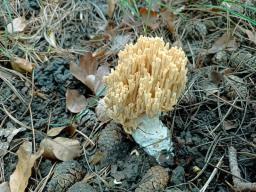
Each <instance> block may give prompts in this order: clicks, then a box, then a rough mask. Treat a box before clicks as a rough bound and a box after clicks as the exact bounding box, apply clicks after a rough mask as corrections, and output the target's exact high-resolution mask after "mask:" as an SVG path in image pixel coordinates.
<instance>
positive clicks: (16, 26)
mask: <svg viewBox="0 0 256 192" xmlns="http://www.w3.org/2000/svg"><path fill="white" fill-rule="evenodd" d="M26 26H27V22H26V19H25V18H24V17H17V18H15V19H13V20H12V22H11V23H9V24H8V25H7V31H8V32H9V33H15V32H22V31H23V30H24V29H25V28H26Z"/></svg>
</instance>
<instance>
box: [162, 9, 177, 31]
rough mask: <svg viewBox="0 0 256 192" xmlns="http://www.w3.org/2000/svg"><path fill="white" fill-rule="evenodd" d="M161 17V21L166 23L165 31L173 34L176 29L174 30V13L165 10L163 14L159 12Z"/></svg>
mask: <svg viewBox="0 0 256 192" xmlns="http://www.w3.org/2000/svg"><path fill="white" fill-rule="evenodd" d="M161 16H162V19H163V21H164V24H165V23H166V26H167V29H168V30H169V31H170V32H171V33H172V34H174V33H175V31H176V29H175V23H174V21H175V19H176V16H175V14H174V13H172V12H170V11H169V10H165V11H163V12H161Z"/></svg>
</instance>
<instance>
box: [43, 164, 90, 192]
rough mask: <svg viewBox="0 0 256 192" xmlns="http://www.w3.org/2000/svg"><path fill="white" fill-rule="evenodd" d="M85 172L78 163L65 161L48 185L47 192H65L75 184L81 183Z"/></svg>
mask: <svg viewBox="0 0 256 192" xmlns="http://www.w3.org/2000/svg"><path fill="white" fill-rule="evenodd" d="M84 175H85V170H84V169H83V167H82V166H81V165H80V164H79V163H78V162H77V161H74V160H72V161H64V162H62V163H60V164H58V165H57V166H56V168H55V170H54V173H53V176H52V178H51V180H50V181H49V183H48V184H47V192H54V191H59V192H65V191H67V189H68V188H69V187H70V186H71V185H72V184H73V183H75V182H78V181H80V180H81V179H82V178H83V177H84Z"/></svg>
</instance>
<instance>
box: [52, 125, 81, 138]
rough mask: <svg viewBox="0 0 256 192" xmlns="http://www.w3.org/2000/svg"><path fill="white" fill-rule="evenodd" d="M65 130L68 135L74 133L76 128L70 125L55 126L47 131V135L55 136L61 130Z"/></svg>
mask: <svg viewBox="0 0 256 192" xmlns="http://www.w3.org/2000/svg"><path fill="white" fill-rule="evenodd" d="M63 131H64V132H67V133H68V134H69V135H70V136H72V135H74V134H75V132H76V128H75V127H74V126H72V125H70V126H64V127H55V128H52V129H50V130H48V131H47V135H48V136H49V137H56V136H57V135H59V134H60V133H61V132H63Z"/></svg>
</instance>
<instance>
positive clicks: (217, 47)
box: [208, 33, 238, 54]
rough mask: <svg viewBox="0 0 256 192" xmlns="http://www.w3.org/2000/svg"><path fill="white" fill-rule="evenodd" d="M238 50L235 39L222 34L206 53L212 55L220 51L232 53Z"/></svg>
mask: <svg viewBox="0 0 256 192" xmlns="http://www.w3.org/2000/svg"><path fill="white" fill-rule="evenodd" d="M237 48H238V43H237V42H236V40H235V38H234V37H233V36H231V35H229V34H228V33H224V34H223V35H222V36H221V37H220V38H218V39H217V40H216V41H215V43H214V44H213V45H212V47H211V48H210V49H208V53H210V54H213V53H217V52H219V51H222V50H228V51H234V50H236V49H237Z"/></svg>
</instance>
